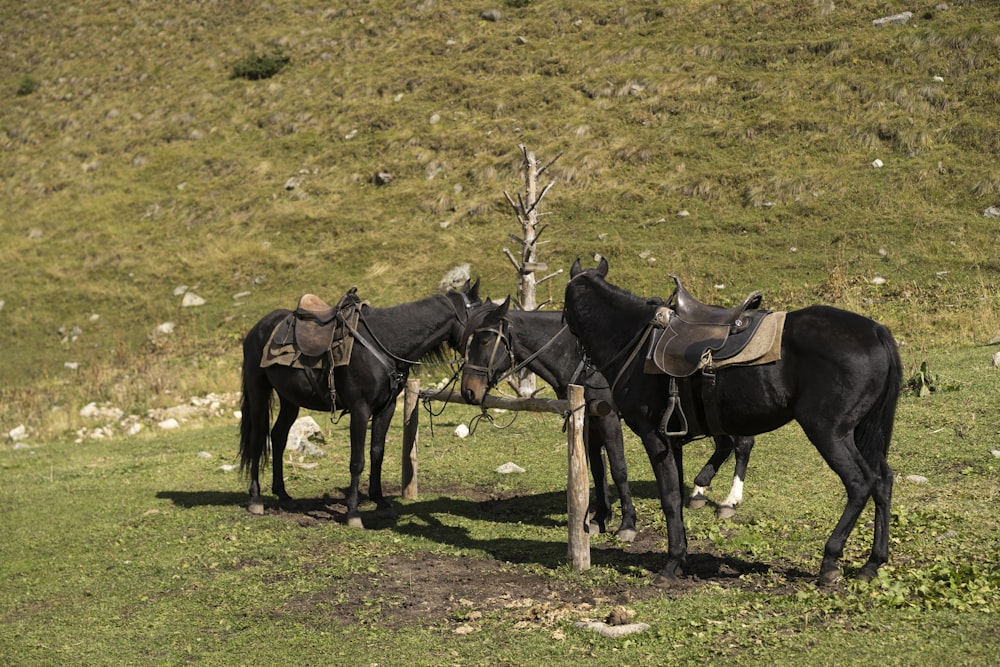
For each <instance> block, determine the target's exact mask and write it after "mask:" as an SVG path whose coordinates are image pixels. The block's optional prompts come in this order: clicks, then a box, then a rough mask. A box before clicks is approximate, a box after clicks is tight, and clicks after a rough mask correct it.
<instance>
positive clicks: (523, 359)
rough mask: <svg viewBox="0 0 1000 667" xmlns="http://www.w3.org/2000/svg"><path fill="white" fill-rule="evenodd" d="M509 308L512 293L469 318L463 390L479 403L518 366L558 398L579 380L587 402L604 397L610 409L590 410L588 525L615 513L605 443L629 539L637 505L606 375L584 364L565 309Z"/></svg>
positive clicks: (597, 525)
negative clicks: (591, 504) (592, 502)
mask: <svg viewBox="0 0 1000 667" xmlns="http://www.w3.org/2000/svg"><path fill="white" fill-rule="evenodd" d="M509 309H510V298H509V297H508V298H507V300H506V301H504V302H503V303H502V304H500V305H499V306H490V305H486V306H484V307H482V308H480V309H478V310H477V312H476V313H475V314H474V315H473V316H471V317H470V318H469V321H468V322H467V323H466V325H465V333H464V334H463V340H464V343H463V345H464V346H465V364H464V365H463V367H462V396H463V397H464V398H465V400H466V401H468V402H469V403H471V404H473V405H480V404H481V403H482V402H483V399H484V398H485V397H486V393H487V392H488V391H489V390H490V389H492V388H494V387H495V386H496V385H497V383H498V382H500V381H501V380H502V379H503V378H504V377H506V376H509V375H511V374H512V372H514V369H518V370H519V369H520V368H527V369H528V370H530V371H531V372H533V373H535V374H536V375H538V376H539V377H541V378H542V379H543V380H545V382H547V383H549V384H550V385H551V386H552V388H553V389H555V392H556V395H557V396H559V398H562V399H565V398H566V396H567V393H568V390H569V385H570V384H579V385H582V386H583V387H584V398H585V400H586V402H587V404H588V405H589V404H590V403H591V402H592V401H603V402H604V404H605V405H606V406H608V407H609V410H608V411H607V413H606V414H604V415H589V416H588V417H587V421H586V426H587V428H586V440H587V450H588V458H589V459H590V471H591V474H592V475H593V477H594V488H595V490H596V498H597V503H596V505H597V508H596V510H595V512H594V516H593V518H592V519H591V528H590V529H591V531H594V530H596V531H600V532H602V533H603V532H604V531H605V530H606V529H607V521H608V520H609V519H610V518H611V514H612V512H611V495H610V493H609V492H608V483H607V471H606V469H605V467H604V456H602V454H601V450H602V448H603V449H604V451H605V452H607V457H608V464H609V466H610V468H611V477H612V479H614V481H615V486H616V487H617V488H618V498H619V500H620V501H621V504H622V519H621V524H620V525H619V526H618V532H617V536H618V538H619V539H621V540H623V541H625V542H631V541H632V540H634V539H635V506H634V505H633V504H632V492H631V491H629V487H628V470H627V468H626V465H625V445H624V443H623V441H622V427H621V423H620V422H619V420H618V415H617V414H616V413H615V412H613V411H612V410H611V409H610V406H612V405H613V404H612V402H611V390H610V388H609V387H608V382H607V380H605V379H604V376H602V375H601V374H600V373H597V372H595V371H594V370H593V369H592V368H591V367H589V366H585V365H584V363H583V355H582V354H581V352H580V348H579V345H578V344H577V341H576V338H575V337H574V336H573V335H572V334H571V333H570V332H569V330H568V329H567V328H566V326H565V325H564V324H563V321H562V313H561V312H544V311H537V310H536V311H531V312H527V311H522V310H515V311H510V310H509Z"/></svg>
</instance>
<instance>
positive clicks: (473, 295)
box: [465, 278, 479, 301]
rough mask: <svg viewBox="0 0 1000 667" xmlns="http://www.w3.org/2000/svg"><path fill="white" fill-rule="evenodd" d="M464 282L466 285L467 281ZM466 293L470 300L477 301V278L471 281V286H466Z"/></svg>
mask: <svg viewBox="0 0 1000 667" xmlns="http://www.w3.org/2000/svg"><path fill="white" fill-rule="evenodd" d="M465 284H466V286H468V285H469V283H468V281H466V283H465ZM466 293H467V294H468V296H469V299H470V300H472V301H479V278H476V282H474V283H472V286H471V287H468V289H467V290H466Z"/></svg>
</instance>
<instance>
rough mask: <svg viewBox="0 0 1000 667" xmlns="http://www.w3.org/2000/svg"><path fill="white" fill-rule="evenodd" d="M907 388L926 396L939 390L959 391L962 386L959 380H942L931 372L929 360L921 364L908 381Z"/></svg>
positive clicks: (918, 394) (922, 396)
mask: <svg viewBox="0 0 1000 667" xmlns="http://www.w3.org/2000/svg"><path fill="white" fill-rule="evenodd" d="M905 388H906V390H907V391H911V392H913V393H914V394H916V395H917V396H920V397H921V398H924V397H927V396H930V395H931V394H933V393H936V392H939V391H958V389H959V388H960V386H959V384H958V383H957V382H949V381H947V380H942V379H941V378H940V376H938V375H936V374H934V373H931V372H930V371H929V370H928V369H927V362H926V361H924V362H923V363H921V364H920V370H919V371H917V372H916V373H915V374H914V375H913V377H911V378H910V379H909V380H907V381H906V385H905Z"/></svg>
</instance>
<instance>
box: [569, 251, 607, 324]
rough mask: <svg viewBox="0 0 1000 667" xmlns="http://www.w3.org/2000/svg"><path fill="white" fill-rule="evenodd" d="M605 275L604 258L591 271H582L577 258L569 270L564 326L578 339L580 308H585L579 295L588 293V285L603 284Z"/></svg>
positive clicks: (605, 265)
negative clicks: (593, 283) (596, 282)
mask: <svg viewBox="0 0 1000 667" xmlns="http://www.w3.org/2000/svg"><path fill="white" fill-rule="evenodd" d="M607 275H608V260H606V259H605V258H604V257H601V261H600V262H598V264H597V267H596V268H593V269H584V268H583V265H582V264H580V258H579V257H578V258H577V259H576V261H575V262H573V266H571V267H570V269H569V276H570V278H569V282H568V283H566V295H565V298H564V300H563V303H564V305H563V314H564V315H563V316H564V318H565V319H566V326H568V327H569V330H570V332H571V333H572V334H573V335H574V336H576V337H577V338H579V337H580V335H579V333H578V331H579V321H580V317H581V316H582V313H581V308H584V307H585V306H586V304H582V303H581V299H580V295H581V294H583V293H585V292H587V291H588V286H589V283H592V282H594V281H600V282H604V278H605V276H607Z"/></svg>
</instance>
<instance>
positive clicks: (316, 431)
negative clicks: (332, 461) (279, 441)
mask: <svg viewBox="0 0 1000 667" xmlns="http://www.w3.org/2000/svg"><path fill="white" fill-rule="evenodd" d="M317 442H319V443H325V442H326V438H325V437H324V436H323V429H321V428H320V426H319V424H317V423H316V420H315V419H313V418H312V417H299V418H298V419H296V420H295V423H294V424H292V428H291V429H290V430H289V431H288V444H287V448H288V450H289V451H291V452H299V453H301V454H304V455H306V456H326V452H325V451H323V450H322V449H321V448H319V447H318V446H316V444H314V443H317ZM313 465H315V464H313Z"/></svg>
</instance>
